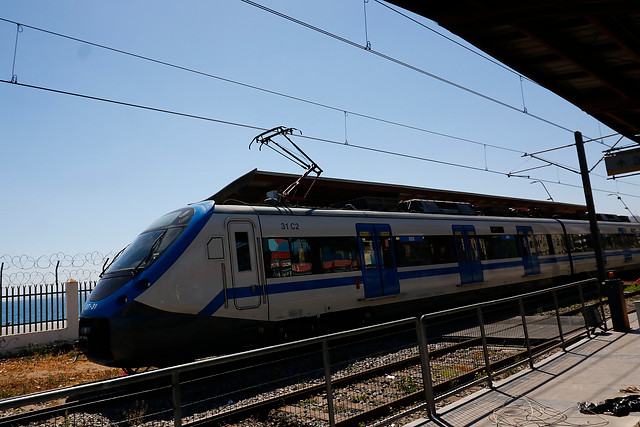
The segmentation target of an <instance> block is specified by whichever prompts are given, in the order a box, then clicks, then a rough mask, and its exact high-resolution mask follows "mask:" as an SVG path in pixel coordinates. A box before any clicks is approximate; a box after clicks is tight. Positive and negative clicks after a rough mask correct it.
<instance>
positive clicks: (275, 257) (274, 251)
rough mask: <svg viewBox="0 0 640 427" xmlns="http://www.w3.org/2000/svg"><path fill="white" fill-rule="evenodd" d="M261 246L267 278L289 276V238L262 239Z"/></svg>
mask: <svg viewBox="0 0 640 427" xmlns="http://www.w3.org/2000/svg"><path fill="white" fill-rule="evenodd" d="M262 246H263V249H264V250H263V252H264V266H265V274H266V276H267V278H272V277H289V276H291V251H290V250H289V239H263V240H262Z"/></svg>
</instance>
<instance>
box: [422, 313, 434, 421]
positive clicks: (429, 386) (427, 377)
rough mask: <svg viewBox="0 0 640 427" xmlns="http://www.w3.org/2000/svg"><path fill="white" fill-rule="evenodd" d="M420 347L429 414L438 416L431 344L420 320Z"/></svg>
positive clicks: (432, 417)
mask: <svg viewBox="0 0 640 427" xmlns="http://www.w3.org/2000/svg"><path fill="white" fill-rule="evenodd" d="M417 333H418V348H419V349H420V365H421V367H422V383H423V384H424V398H425V401H426V402H427V414H428V416H429V418H431V419H435V417H436V415H437V414H436V401H435V397H434V393H433V382H432V380H431V364H430V363H429V346H428V345H427V330H426V328H425V326H424V324H423V323H422V319H420V320H418V325H417Z"/></svg>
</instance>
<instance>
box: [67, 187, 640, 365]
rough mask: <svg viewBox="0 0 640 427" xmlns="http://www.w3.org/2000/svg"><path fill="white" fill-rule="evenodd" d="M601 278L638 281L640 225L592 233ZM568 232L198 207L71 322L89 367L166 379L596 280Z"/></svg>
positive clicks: (353, 212) (413, 216)
mask: <svg viewBox="0 0 640 427" xmlns="http://www.w3.org/2000/svg"><path fill="white" fill-rule="evenodd" d="M599 228H600V233H601V238H602V243H603V248H604V255H605V263H606V264H605V265H606V268H607V269H610V270H637V269H638V267H640V224H634V223H630V222H613V221H609V222H599ZM595 271H596V262H595V255H594V249H593V239H592V237H591V233H590V229H589V223H588V222H587V221H582V220H576V219H555V218H551V219H547V218H527V217H498V216H481V215H449V214H431V213H420V212H383V211H367V210H358V209H319V208H318V209H314V208H304V207H298V208H294V207H283V206H268V205H241V204H237V205H227V204H217V203H215V202H214V201H212V200H207V201H203V202H198V203H194V204H191V205H188V206H186V207H183V208H180V209H177V210H175V211H172V212H170V213H168V214H166V215H164V216H162V217H160V218H159V219H158V220H156V221H154V222H153V223H152V224H151V225H150V226H149V227H148V228H146V229H145V230H144V231H143V232H142V233H140V235H138V236H137V237H136V238H135V240H134V241H133V242H132V243H131V244H130V245H129V246H127V247H126V248H125V249H123V250H122V251H121V253H119V254H118V255H117V256H116V257H115V259H114V260H113V261H112V262H111V264H110V265H109V266H108V268H106V270H105V271H104V272H103V275H102V277H101V279H100V281H99V282H98V283H97V285H96V287H95V288H94V289H93V291H92V293H91V295H90V297H89V299H88V302H87V303H86V304H85V306H84V307H83V310H82V313H81V317H80V329H79V345H80V348H81V349H82V350H83V352H84V353H85V354H86V356H87V357H88V359H89V360H91V361H94V362H97V363H100V364H103V365H107V366H117V367H122V368H125V369H135V368H138V367H141V366H168V365H170V364H173V363H179V362H185V361H189V360H194V359H196V358H198V357H204V356H210V355H219V354H228V353H231V352H234V351H240V350H244V349H250V348H253V347H256V346H261V345H266V344H270V343H274V342H280V341H281V340H283V339H285V340H286V339H291V338H292V337H297V336H308V335H309V334H314V333H319V332H321V331H327V330H331V328H332V327H333V328H335V327H340V328H342V329H350V328H355V327H359V326H361V325H362V324H366V323H375V322H380V321H387V320H392V319H398V318H404V317H407V316H408V315H413V314H420V313H426V312H428V311H429V310H432V309H434V308H441V307H443V302H446V303H449V304H453V303H456V304H457V303H462V302H473V301H474V300H476V299H477V298H480V296H479V295H483V293H484V297H491V296H495V295H498V293H497V292H496V291H497V290H505V289H507V290H509V291H511V292H513V293H516V292H519V291H522V290H525V289H531V288H532V287H540V286H549V285H551V284H554V283H558V282H559V281H563V280H564V281H567V280H570V279H574V278H580V277H584V276H589V275H594V273H595Z"/></svg>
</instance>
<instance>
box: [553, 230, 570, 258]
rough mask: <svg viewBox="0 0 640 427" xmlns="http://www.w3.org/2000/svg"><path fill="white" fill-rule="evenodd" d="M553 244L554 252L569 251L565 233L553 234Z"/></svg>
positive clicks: (563, 252) (558, 253)
mask: <svg viewBox="0 0 640 427" xmlns="http://www.w3.org/2000/svg"><path fill="white" fill-rule="evenodd" d="M551 246H552V247H553V253H554V254H556V255H560V254H566V253H567V248H566V247H565V244H564V235H562V234H552V235H551Z"/></svg>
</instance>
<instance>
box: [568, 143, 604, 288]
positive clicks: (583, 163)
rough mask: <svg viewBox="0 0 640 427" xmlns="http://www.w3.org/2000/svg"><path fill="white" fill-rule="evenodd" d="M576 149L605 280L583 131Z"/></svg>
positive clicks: (596, 247)
mask: <svg viewBox="0 0 640 427" xmlns="http://www.w3.org/2000/svg"><path fill="white" fill-rule="evenodd" d="M574 137H575V140H576V150H578V161H579V163H580V176H581V177H582V187H583V188H584V198H585V202H586V203H587V215H588V216H589V225H590V227H591V237H592V240H593V250H594V251H595V254H596V266H597V267H598V281H599V282H600V283H602V282H604V280H605V271H604V257H603V255H602V254H603V252H602V240H601V239H600V229H599V228H598V219H597V218H596V208H595V205H594V204H593V193H592V192H591V180H590V179H589V167H588V166H587V156H586V155H585V153H584V141H583V140H582V133H580V132H575V133H574Z"/></svg>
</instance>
